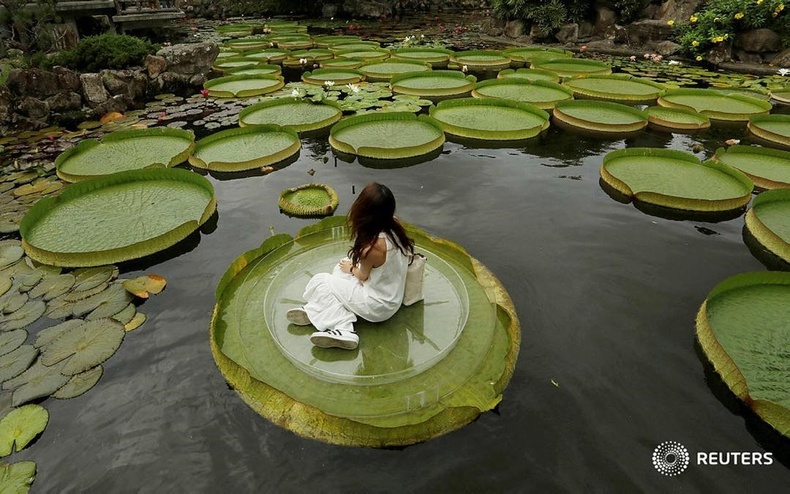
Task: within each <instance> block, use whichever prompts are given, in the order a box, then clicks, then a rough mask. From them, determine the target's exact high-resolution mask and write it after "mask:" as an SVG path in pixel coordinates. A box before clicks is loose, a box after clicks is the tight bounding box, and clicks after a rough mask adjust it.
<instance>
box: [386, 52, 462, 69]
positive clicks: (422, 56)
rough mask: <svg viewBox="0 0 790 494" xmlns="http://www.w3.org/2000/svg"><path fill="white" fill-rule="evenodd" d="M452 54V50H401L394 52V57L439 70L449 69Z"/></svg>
mask: <svg viewBox="0 0 790 494" xmlns="http://www.w3.org/2000/svg"><path fill="white" fill-rule="evenodd" d="M452 53H453V52H452V50H446V49H444V48H427V47H425V48H400V49H397V50H394V51H393V52H392V57H393V58H400V59H404V60H416V61H418V62H423V63H428V64H430V65H431V67H433V68H434V69H437V68H442V67H447V64H448V63H449V62H450V55H452Z"/></svg>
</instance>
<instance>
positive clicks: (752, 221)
mask: <svg viewBox="0 0 790 494" xmlns="http://www.w3.org/2000/svg"><path fill="white" fill-rule="evenodd" d="M776 202H784V203H790V189H775V190H766V191H765V192H762V193H760V194H759V195H758V196H757V197H755V198H754V201H753V202H752V207H751V208H749V210H748V211H747V212H746V219H745V222H746V228H747V229H748V230H749V232H750V233H751V234H752V236H753V237H754V238H755V239H756V240H757V241H758V242H759V243H760V244H761V245H762V246H764V247H765V248H766V249H768V250H769V251H770V252H772V253H773V254H774V255H776V256H777V257H779V258H780V259H782V260H783V261H785V262H788V263H790V243H788V242H787V240H785V239H783V238H782V237H780V236H779V235H777V234H776V233H775V232H774V231H773V230H771V229H770V228H769V227H768V226H767V225H766V224H765V223H763V221H762V220H761V219H760V213H759V211H760V208H761V207H764V206H766V205H768V204H771V203H776Z"/></svg>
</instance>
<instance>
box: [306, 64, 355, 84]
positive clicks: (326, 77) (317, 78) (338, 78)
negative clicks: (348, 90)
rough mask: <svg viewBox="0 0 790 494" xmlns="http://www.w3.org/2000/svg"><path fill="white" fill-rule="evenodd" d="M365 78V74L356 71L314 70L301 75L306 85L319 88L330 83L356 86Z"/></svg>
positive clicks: (336, 69)
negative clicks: (315, 85)
mask: <svg viewBox="0 0 790 494" xmlns="http://www.w3.org/2000/svg"><path fill="white" fill-rule="evenodd" d="M364 78H365V74H364V73H363V72H362V71H360V70H356V69H338V68H331V69H315V70H313V71H312V72H310V71H307V72H305V73H303V74H302V80H303V81H304V82H306V83H308V84H318V85H319V86H321V85H324V84H326V83H327V82H330V81H331V82H332V84H356V83H357V82H361V81H362V79H364Z"/></svg>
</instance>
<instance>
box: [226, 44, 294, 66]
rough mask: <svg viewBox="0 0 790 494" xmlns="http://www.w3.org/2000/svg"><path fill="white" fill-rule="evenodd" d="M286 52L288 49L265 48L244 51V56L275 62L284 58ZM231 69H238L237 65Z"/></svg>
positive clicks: (260, 60) (286, 55)
mask: <svg viewBox="0 0 790 494" xmlns="http://www.w3.org/2000/svg"><path fill="white" fill-rule="evenodd" d="M288 53H289V52H288V50H281V49H279V48H267V49H265V50H256V51H252V52H245V53H244V58H247V59H253V60H258V61H259V62H268V63H277V62H282V61H283V60H285V59H286V58H287V57H288ZM232 70H238V67H237V68H236V69H232Z"/></svg>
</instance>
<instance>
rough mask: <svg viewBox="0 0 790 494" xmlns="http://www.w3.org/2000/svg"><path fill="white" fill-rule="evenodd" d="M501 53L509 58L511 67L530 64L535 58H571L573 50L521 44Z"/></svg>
mask: <svg viewBox="0 0 790 494" xmlns="http://www.w3.org/2000/svg"><path fill="white" fill-rule="evenodd" d="M502 54H503V55H505V56H506V57H508V58H510V60H511V65H512V66H513V67H523V66H524V65H530V64H531V63H532V62H533V61H537V60H552V59H557V58H572V57H573V52H570V51H568V50H563V49H562V48H551V47H546V46H522V47H519V48H510V49H508V50H504V51H502Z"/></svg>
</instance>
